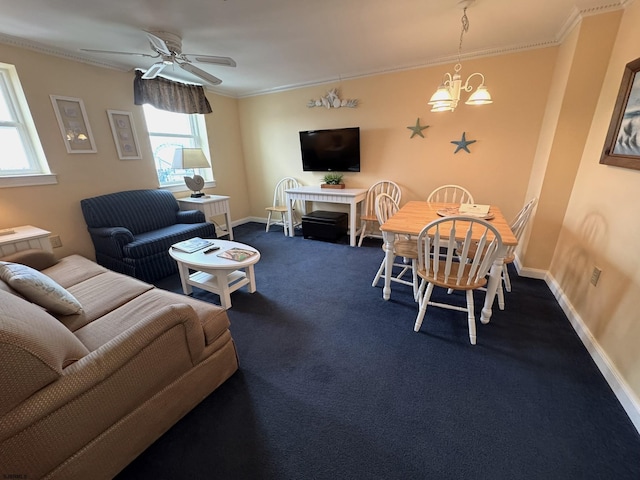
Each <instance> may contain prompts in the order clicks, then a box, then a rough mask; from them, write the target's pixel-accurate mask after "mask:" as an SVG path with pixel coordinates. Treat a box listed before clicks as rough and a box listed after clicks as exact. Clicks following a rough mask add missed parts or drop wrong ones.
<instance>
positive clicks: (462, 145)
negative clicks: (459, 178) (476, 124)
mask: <svg viewBox="0 0 640 480" xmlns="http://www.w3.org/2000/svg"><path fill="white" fill-rule="evenodd" d="M476 142H477V140H467V132H462V139H461V140H451V143H453V144H455V145H457V147H456V151H455V152H453V153H458V152H459V151H460V150H465V151H466V152H467V153H471V152H470V151H469V145H471V144H472V143H476Z"/></svg>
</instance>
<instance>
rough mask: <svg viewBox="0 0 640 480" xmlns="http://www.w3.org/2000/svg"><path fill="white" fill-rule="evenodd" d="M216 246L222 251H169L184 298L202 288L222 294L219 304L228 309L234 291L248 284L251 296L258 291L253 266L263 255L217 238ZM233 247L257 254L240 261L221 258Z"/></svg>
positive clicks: (239, 244) (237, 243)
mask: <svg viewBox="0 0 640 480" xmlns="http://www.w3.org/2000/svg"><path fill="white" fill-rule="evenodd" d="M213 243H214V245H215V246H217V247H220V249H219V250H216V251H215V252H212V253H204V252H205V251H206V250H207V249H206V248H204V249H202V250H198V251H197V252H193V253H185V252H181V251H179V250H175V249H173V248H170V249H169V255H171V258H173V259H174V260H175V261H176V262H178V271H179V272H180V281H181V282H182V291H183V292H184V294H185V295H190V294H191V293H192V292H193V289H192V288H191V287H192V286H194V287H198V288H202V289H203V290H206V291H208V292H211V293H215V294H216V295H220V304H221V305H222V308H224V309H225V310H226V309H228V308H231V292H235V291H236V290H238V289H239V288H242V287H244V286H245V285H249V292H250V293H254V292H255V291H256V278H255V275H254V271H253V266H254V265H255V264H256V263H257V262H258V260H260V252H259V251H258V250H256V249H255V248H253V247H250V246H249V245H245V244H244V243H240V242H231V241H228V240H218V239H215V240H213ZM230 248H242V249H246V250H252V251H254V252H256V254H255V255H252V256H250V257H249V258H247V259H245V260H243V261H240V262H238V261H235V260H229V259H226V258H220V257H219V256H218V254H219V253H221V252H224V251H225V250H228V249H230ZM190 270H194V272H193V273H189V271H190Z"/></svg>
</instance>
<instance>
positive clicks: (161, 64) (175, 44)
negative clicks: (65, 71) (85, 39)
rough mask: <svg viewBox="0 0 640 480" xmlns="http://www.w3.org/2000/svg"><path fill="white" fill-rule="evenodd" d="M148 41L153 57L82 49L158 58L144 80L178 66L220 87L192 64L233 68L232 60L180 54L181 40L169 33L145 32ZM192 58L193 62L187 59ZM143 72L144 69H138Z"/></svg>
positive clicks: (219, 80)
mask: <svg viewBox="0 0 640 480" xmlns="http://www.w3.org/2000/svg"><path fill="white" fill-rule="evenodd" d="M145 33H146V35H147V38H148V40H149V45H150V47H151V50H153V52H154V53H155V55H150V54H148V53H135V52H117V51H112V50H93V49H83V51H85V52H94V53H107V54H116V55H138V56H142V57H149V58H159V59H161V60H160V61H158V62H156V63H154V64H153V65H151V66H150V67H148V68H147V69H146V71H145V73H144V75H142V78H143V79H145V80H150V79H152V78H156V77H157V76H158V75H159V74H160V73H161V72H162V71H163V70H164V69H165V68H166V67H167V66H168V65H178V66H179V67H180V68H182V69H183V70H184V71H186V72H189V73H190V74H192V75H194V76H195V77H198V78H199V79H200V80H202V81H203V82H205V83H207V84H210V85H220V84H221V83H222V80H221V79H219V78H218V77H216V76H214V75H212V74H210V73H209V72H206V71H204V70H202V69H201V68H199V67H196V66H195V65H194V64H193V62H194V61H195V62H199V63H208V64H210V65H218V66H222V67H235V66H236V62H235V60H233V58H229V57H219V56H216V55H201V54H198V55H195V54H186V53H182V38H180V36H179V35H176V34H174V33H170V32H145ZM189 56H192V57H193V60H191V59H190V58H189ZM140 69H141V70H145V69H144V67H141V68H140Z"/></svg>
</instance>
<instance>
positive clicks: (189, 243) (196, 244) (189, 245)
mask: <svg viewBox="0 0 640 480" xmlns="http://www.w3.org/2000/svg"><path fill="white" fill-rule="evenodd" d="M209 245H213V241H212V240H205V239H204V238H200V237H193V238H190V239H189V240H184V241H182V242H178V243H174V244H173V245H171V247H172V248H175V249H176V250H180V251H181V252H185V253H193V252H197V251H198V250H202V249H203V248H205V247H208V246H209Z"/></svg>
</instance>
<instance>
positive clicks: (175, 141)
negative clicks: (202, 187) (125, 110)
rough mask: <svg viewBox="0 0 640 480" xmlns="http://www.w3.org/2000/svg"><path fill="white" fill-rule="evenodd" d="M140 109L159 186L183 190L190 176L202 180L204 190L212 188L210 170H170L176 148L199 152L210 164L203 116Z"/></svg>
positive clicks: (144, 107) (144, 106) (147, 106)
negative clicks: (147, 133) (206, 187)
mask: <svg viewBox="0 0 640 480" xmlns="http://www.w3.org/2000/svg"><path fill="white" fill-rule="evenodd" d="M142 108H143V110H144V117H145V119H146V122H147V130H148V131H149V140H150V141H151V151H152V152H153V159H154V161H155V163H156V172H157V174H158V181H159V182H160V186H161V187H169V189H170V190H183V189H184V188H183V187H184V176H193V175H200V176H201V177H202V178H204V179H205V181H206V182H207V186H215V184H214V183H213V181H214V179H213V174H212V171H211V168H196V169H189V170H179V169H177V170H174V169H173V155H174V152H175V150H176V147H187V148H201V149H202V151H203V152H204V154H205V156H206V157H207V159H208V160H209V164H211V159H209V158H208V157H209V145H208V143H207V133H206V128H205V123H204V118H203V117H204V116H203V115H197V114H193V115H189V114H186V113H173V112H167V111H166V110H159V109H157V108H155V107H152V106H151V105H147V104H145V105H143V106H142ZM172 187H175V188H172Z"/></svg>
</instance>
